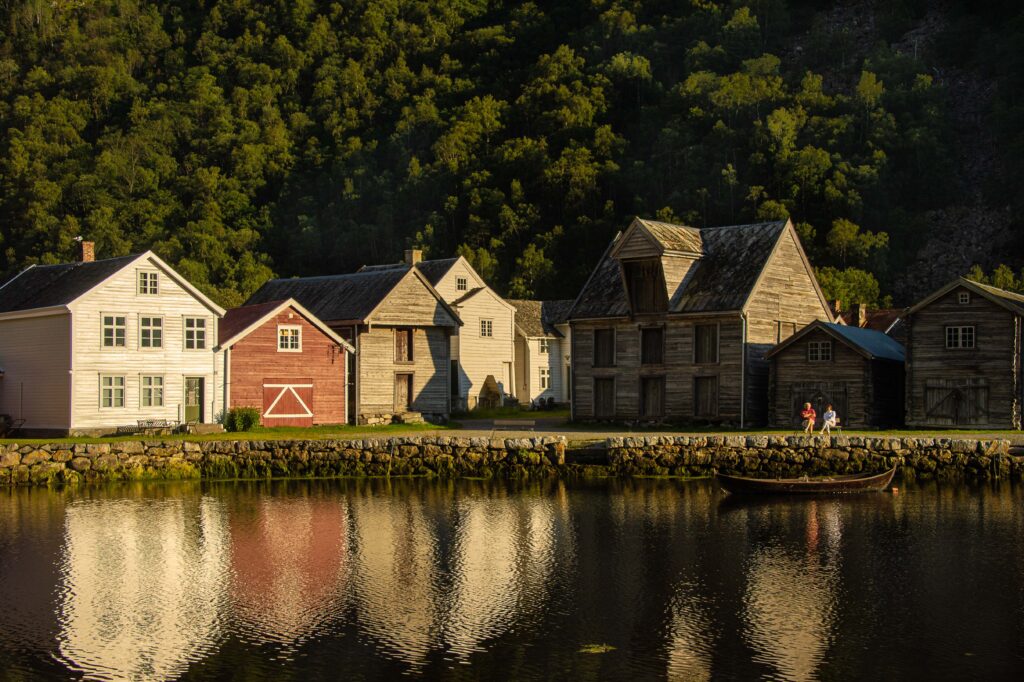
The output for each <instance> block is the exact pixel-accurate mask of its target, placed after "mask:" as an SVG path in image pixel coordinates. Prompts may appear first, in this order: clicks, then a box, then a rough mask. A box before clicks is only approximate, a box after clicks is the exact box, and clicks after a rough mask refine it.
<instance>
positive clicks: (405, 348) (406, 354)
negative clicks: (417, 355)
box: [395, 329, 412, 362]
mask: <svg viewBox="0 0 1024 682" xmlns="http://www.w3.org/2000/svg"><path fill="white" fill-rule="evenodd" d="M395 362H412V330H411V329H396V330H395Z"/></svg>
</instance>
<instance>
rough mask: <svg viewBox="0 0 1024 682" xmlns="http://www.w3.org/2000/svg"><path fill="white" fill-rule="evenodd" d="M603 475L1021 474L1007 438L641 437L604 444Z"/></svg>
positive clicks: (1022, 466) (1022, 460)
mask: <svg viewBox="0 0 1024 682" xmlns="http://www.w3.org/2000/svg"><path fill="white" fill-rule="evenodd" d="M606 447H607V449H608V464H609V471H610V473H613V474H617V475H676V476H707V475H710V474H711V473H712V471H714V470H716V469H717V470H718V471H721V472H722V473H727V474H740V475H748V476H771V477H776V476H779V477H789V476H801V475H804V474H807V475H812V476H813V475H816V474H848V473H849V474H852V473H858V472H862V471H863V472H868V471H883V470H885V469H888V468H889V467H891V466H893V465H899V466H900V467H901V472H902V473H903V475H904V476H908V475H913V476H917V477H947V476H968V477H975V478H1014V479H1020V478H1022V477H1024V455H1017V454H1012V453H1011V451H1010V441H1008V440H977V439H962V438H911V437H906V438H883V437H859V436H841V435H840V436H832V437H822V436H781V435H780V436H774V435H758V436H692V437H666V436H646V437H636V438H611V439H609V440H608V441H607V442H606Z"/></svg>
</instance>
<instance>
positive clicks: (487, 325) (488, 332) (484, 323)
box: [480, 320, 494, 336]
mask: <svg viewBox="0 0 1024 682" xmlns="http://www.w3.org/2000/svg"><path fill="white" fill-rule="evenodd" d="M480 336H494V321H493V320H480Z"/></svg>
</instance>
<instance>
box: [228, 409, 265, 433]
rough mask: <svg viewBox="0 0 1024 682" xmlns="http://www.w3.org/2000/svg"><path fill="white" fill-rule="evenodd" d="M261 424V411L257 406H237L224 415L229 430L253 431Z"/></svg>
mask: <svg viewBox="0 0 1024 682" xmlns="http://www.w3.org/2000/svg"><path fill="white" fill-rule="evenodd" d="M259 425H260V411H259V410H258V409H256V408H255V407H235V408H232V409H230V410H228V413H227V415H225V417H224V428H225V429H227V430H228V431H252V430H253V429H255V428H256V427H257V426H259Z"/></svg>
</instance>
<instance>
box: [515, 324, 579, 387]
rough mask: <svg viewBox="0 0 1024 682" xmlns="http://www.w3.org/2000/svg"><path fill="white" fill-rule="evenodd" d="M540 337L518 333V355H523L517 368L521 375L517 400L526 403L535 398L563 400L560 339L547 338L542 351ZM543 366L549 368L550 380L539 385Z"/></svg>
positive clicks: (562, 362) (562, 364)
mask: <svg viewBox="0 0 1024 682" xmlns="http://www.w3.org/2000/svg"><path fill="white" fill-rule="evenodd" d="M540 341H541V340H540V339H539V338H526V337H524V336H522V335H519V337H518V339H517V341H516V343H517V346H518V349H519V353H518V357H520V358H522V359H523V366H522V367H521V368H517V373H518V376H519V377H520V391H521V394H520V395H519V400H520V402H522V403H529V402H532V401H534V400H537V399H544V400H547V399H548V398H554V399H555V401H556V402H566V401H567V398H566V397H565V393H566V382H565V358H564V357H563V356H564V354H563V352H562V343H563V340H562V339H558V338H555V337H551V338H549V339H548V343H549V347H548V352H547V353H541V351H540ZM542 368H546V369H548V370H549V371H550V372H551V383H550V384H549V386H548V388H547V389H541V382H540V371H541V369H542Z"/></svg>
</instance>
